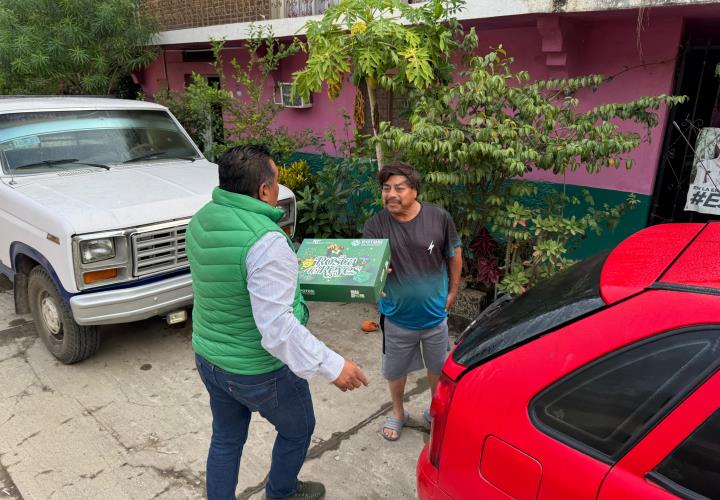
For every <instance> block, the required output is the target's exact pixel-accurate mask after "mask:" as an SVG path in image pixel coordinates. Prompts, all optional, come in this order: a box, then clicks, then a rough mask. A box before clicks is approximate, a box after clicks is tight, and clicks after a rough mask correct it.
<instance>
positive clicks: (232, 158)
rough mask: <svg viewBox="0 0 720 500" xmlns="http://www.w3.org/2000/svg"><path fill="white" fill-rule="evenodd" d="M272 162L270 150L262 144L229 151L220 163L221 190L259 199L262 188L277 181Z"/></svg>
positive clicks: (237, 147)
mask: <svg viewBox="0 0 720 500" xmlns="http://www.w3.org/2000/svg"><path fill="white" fill-rule="evenodd" d="M270 160H272V156H270V150H269V149H268V148H267V147H266V146H263V145H260V144H245V145H243V146H235V147H234V148H231V149H228V150H227V151H226V152H225V153H224V154H223V155H222V156H221V157H220V160H219V161H218V177H219V178H220V189H224V190H225V191H230V192H232V193H237V194H244V195H247V196H252V197H253V198H257V196H258V191H259V189H260V186H262V185H263V184H268V185H269V184H271V183H272V182H273V181H274V180H275V174H274V173H273V170H272V167H271V166H270Z"/></svg>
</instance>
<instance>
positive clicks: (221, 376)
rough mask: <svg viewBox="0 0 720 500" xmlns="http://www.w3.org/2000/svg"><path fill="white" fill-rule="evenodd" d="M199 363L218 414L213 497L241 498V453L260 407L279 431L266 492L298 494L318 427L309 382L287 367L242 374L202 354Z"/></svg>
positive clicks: (210, 473)
mask: <svg viewBox="0 0 720 500" xmlns="http://www.w3.org/2000/svg"><path fill="white" fill-rule="evenodd" d="M195 364H196V365H197V369H198V373H199V374H200V378H201V379H202V381H203V382H204V383H205V387H206V388H207V391H208V393H209V394H210V409H211V410H212V416H213V424H212V439H211V441H210V451H209V453H208V460H207V495H208V499H209V500H235V488H236V487H237V482H238V473H239V471H240V457H241V456H242V451H243V446H244V444H245V440H246V439H247V434H248V426H249V425H250V415H251V413H252V412H254V411H257V412H260V415H262V416H263V417H265V418H266V419H267V420H268V421H269V422H270V423H271V424H273V425H274V426H275V430H276V431H277V433H278V435H277V438H276V439H275V445H274V446H273V451H272V463H271V465H270V474H269V475H268V481H267V484H266V486H265V493H266V494H267V496H268V498H283V497H288V496H291V495H294V494H295V492H296V491H297V476H298V473H299V472H300V468H301V467H302V465H303V462H304V461H305V456H306V455H307V450H308V448H309V446H310V437H311V436H312V433H313V430H315V413H314V412H313V405H312V398H311V396H310V387H309V386H308V383H307V381H306V380H304V379H301V378H300V377H298V376H297V375H295V374H294V373H293V372H291V371H290V370H289V369H288V367H287V366H284V367H282V368H280V369H279V370H276V371H274V372H270V373H263V374H261V375H237V374H234V373H228V372H226V371H224V370H222V369H220V368H218V367H217V366H215V365H213V364H212V363H210V362H209V361H207V360H206V359H205V358H203V357H201V356H198V355H197V354H196V355H195Z"/></svg>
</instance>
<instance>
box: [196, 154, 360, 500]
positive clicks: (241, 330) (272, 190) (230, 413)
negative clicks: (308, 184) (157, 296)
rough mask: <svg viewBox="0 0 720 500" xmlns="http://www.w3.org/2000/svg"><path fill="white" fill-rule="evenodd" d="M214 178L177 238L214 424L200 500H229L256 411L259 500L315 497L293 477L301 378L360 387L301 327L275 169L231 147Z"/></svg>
mask: <svg viewBox="0 0 720 500" xmlns="http://www.w3.org/2000/svg"><path fill="white" fill-rule="evenodd" d="M218 173H219V177H220V185H219V187H217V188H215V190H214V191H213V194H212V201H210V202H209V203H208V204H207V205H205V206H204V207H203V208H201V209H200V210H199V211H198V212H197V213H196V214H195V216H194V217H193V218H192V220H191V221H190V224H189V225H188V229H187V235H186V247H187V256H188V260H189V261H190V271H191V272H192V281H193V293H194V296H195V303H194V307H193V315H192V316H193V334H192V345H193V349H194V350H195V361H196V365H197V369H198V373H199V374H200V378H201V379H202V381H203V383H204V384H205V387H206V388H207V391H208V393H209V395H210V409H211V411H212V416H213V430H212V439H211V442H210V451H209V453H208V461H207V495H208V499H209V500H231V499H233V500H234V498H235V488H236V487H237V481H238V472H239V468H240V458H241V456H242V450H243V445H244V444H245V440H246V439H247V433H248V426H249V424H250V416H251V414H252V412H255V411H257V412H259V413H260V415H262V416H263V417H264V418H266V419H267V420H268V421H269V422H270V423H272V424H273V425H274V426H275V430H276V431H277V433H278V434H277V438H276V440H275V445H274V447H273V452H272V463H271V466H270V473H269V475H268V481H267V484H266V486H265V495H266V498H272V499H275V498H292V499H303V500H311V499H313V500H314V499H321V498H323V497H324V496H325V487H324V486H323V485H322V484H321V483H317V482H310V481H307V482H305V481H299V480H298V478H297V476H298V473H299V472H300V468H301V467H302V465H303V462H304V460H305V456H306V454H307V450H308V447H309V446H310V437H311V436H312V433H313V430H314V428H315V414H314V412H313V405H312V399H311V397H310V388H309V386H308V383H307V380H306V379H308V378H310V377H312V376H314V375H321V376H323V377H325V378H327V379H328V380H330V381H332V383H333V384H335V385H336V386H337V387H338V388H339V389H340V390H342V391H347V390H353V389H355V388H358V387H361V386H363V385H367V379H366V378H365V375H364V374H363V372H362V371H361V370H360V368H359V367H358V366H357V365H356V364H355V363H353V362H352V361H349V360H345V359H343V358H342V357H341V356H340V355H339V354H337V353H335V352H333V351H332V350H330V349H329V348H328V347H327V346H326V345H325V344H324V343H323V342H321V341H320V340H318V339H317V338H316V337H315V336H313V334H312V333H310V331H309V330H308V329H307V328H306V327H305V324H306V323H307V320H308V309H307V307H306V306H305V303H304V301H303V299H302V295H301V294H300V289H299V287H298V285H297V277H298V265H297V257H296V256H295V252H294V251H293V247H292V242H291V241H290V239H289V238H288V237H287V235H285V233H284V232H283V231H282V230H281V229H280V227H279V226H278V225H277V221H278V220H280V218H281V217H282V216H283V211H282V210H281V209H278V208H275V205H276V204H277V200H278V194H279V190H280V186H279V184H278V169H277V167H276V166H275V163H274V162H273V160H272V158H271V157H270V154H269V151H268V150H267V148H265V147H263V146H252V145H248V146H239V147H236V148H233V149H230V150H229V151H227V152H226V153H225V154H224V155H223V156H222V158H220V161H219V162H218Z"/></svg>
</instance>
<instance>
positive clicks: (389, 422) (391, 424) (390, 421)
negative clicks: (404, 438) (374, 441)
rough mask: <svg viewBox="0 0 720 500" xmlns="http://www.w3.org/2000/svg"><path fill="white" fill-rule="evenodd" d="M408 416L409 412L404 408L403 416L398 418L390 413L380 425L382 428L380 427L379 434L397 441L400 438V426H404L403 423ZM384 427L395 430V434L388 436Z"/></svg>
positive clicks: (405, 422) (406, 420)
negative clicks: (392, 436) (394, 435)
mask: <svg viewBox="0 0 720 500" xmlns="http://www.w3.org/2000/svg"><path fill="white" fill-rule="evenodd" d="M409 418H410V414H409V413H408V411H407V410H405V418H403V419H402V420H400V419H399V418H397V417H396V416H395V415H393V414H392V413H391V414H390V415H389V416H388V417H387V418H386V419H385V423H384V424H383V426H382V429H380V435H381V436H382V437H384V438H385V439H387V440H388V441H397V440H398V439H400V434H401V433H402V428H403V427H405V424H407V422H408V419H409ZM385 429H390V430H391V431H395V432H396V433H397V436H396V437H394V438H391V437H388V436H387V435H386V434H385V433H384V432H383V431H384V430H385Z"/></svg>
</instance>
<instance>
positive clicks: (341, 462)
mask: <svg viewBox="0 0 720 500" xmlns="http://www.w3.org/2000/svg"><path fill="white" fill-rule="evenodd" d="M13 311H14V309H13V306H12V292H11V290H10V287H9V283H8V282H7V281H5V280H4V279H3V280H2V281H0V381H2V382H1V383H0V500H3V499H6V498H9V499H26V500H30V499H58V500H60V499H72V500H77V499H95V498H102V499H104V500H108V499H113V500H114V499H167V500H170V499H172V500H176V499H184V498H202V497H203V496H204V477H205V472H204V467H205V457H206V453H207V446H208V442H209V437H210V410H209V407H208V401H207V395H206V392H205V389H204V387H203V386H202V383H201V382H200V380H199V378H198V376H197V373H196V370H195V367H194V362H193V356H192V349H191V346H190V328H189V325H186V326H184V327H182V328H170V327H168V326H166V325H165V323H164V322H163V321H162V320H160V319H154V320H148V321H144V322H141V323H135V324H131V325H125V326H113V327H107V328H104V329H103V344H102V347H101V350H100V352H99V353H98V354H97V355H96V356H94V357H93V358H91V359H89V360H87V361H85V362H82V363H80V364H77V365H73V366H66V365H63V364H61V363H59V362H57V361H55V359H54V358H53V357H52V356H51V355H50V354H49V353H48V352H47V350H46V349H45V347H44V346H43V345H42V342H41V341H40V340H39V339H38V338H37V336H36V334H35V331H34V328H33V324H32V322H31V318H30V317H28V316H22V317H20V316H17V315H15V314H14V313H13ZM311 313H312V314H311V321H310V325H309V326H310V328H311V330H313V331H314V332H317V333H318V334H319V336H320V337H321V338H322V339H323V340H324V341H325V342H327V343H328V345H330V346H331V347H333V348H335V349H336V350H338V351H339V352H341V353H342V354H344V355H347V356H349V357H351V358H353V359H355V360H356V361H357V362H358V363H360V364H361V365H362V366H363V368H364V370H365V373H366V374H367V375H368V377H369V379H370V384H371V385H370V386H369V387H368V388H365V389H364V390H361V391H354V392H348V393H342V392H340V391H338V390H337V389H336V388H335V387H334V386H332V385H330V384H329V383H328V382H326V381H324V380H322V379H317V380H314V381H312V382H311V386H312V391H313V400H314V403H315V412H316V418H317V427H316V431H315V435H314V437H313V443H312V445H311V448H310V452H309V455H308V458H307V461H306V464H305V466H304V468H303V471H302V472H301V478H305V479H320V480H322V481H324V482H325V484H326V486H327V489H328V495H327V498H328V499H343V498H353V499H355V498H356V499H379V498H392V499H406V498H407V499H409V498H415V496H416V495H415V460H416V457H417V455H418V453H419V451H420V449H421V448H422V446H423V443H424V442H425V441H426V440H427V438H428V433H427V429H426V427H425V426H424V425H422V424H421V423H420V422H421V420H422V417H421V411H422V409H423V408H424V407H425V406H426V405H427V404H428V402H429V396H428V395H427V391H426V390H425V389H426V384H425V383H424V382H423V381H421V380H420V379H419V377H418V376H414V377H411V379H410V381H409V383H408V391H409V392H410V397H409V403H408V408H409V410H410V412H411V415H412V417H413V418H412V420H411V424H410V427H409V428H407V429H405V432H404V433H403V435H402V438H401V439H400V441H398V442H395V443H389V442H386V441H384V440H383V439H382V438H381V437H380V436H379V434H378V431H379V429H380V426H381V423H382V421H383V419H384V416H385V414H386V413H387V412H388V404H387V397H388V396H387V389H386V386H385V384H384V383H383V380H382V379H381V376H380V361H379V352H380V348H381V338H380V335H379V334H378V333H370V334H364V333H362V332H361V331H360V330H359V328H358V325H359V323H360V321H361V320H363V319H374V314H375V312H374V308H372V307H370V306H364V305H357V304H352V305H342V304H311ZM274 437H275V433H274V429H273V428H272V427H271V426H270V424H268V423H267V422H265V421H264V420H262V419H257V420H254V421H253V423H252V424H251V427H250V436H249V438H248V443H247V445H246V448H245V453H244V456H243V461H242V465H241V472H240V483H239V485H238V498H243V499H250V498H252V499H257V498H261V497H262V488H263V486H262V485H263V480H264V477H265V474H266V472H267V470H268V467H269V458H270V450H271V448H272V443H273V440H274Z"/></svg>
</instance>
